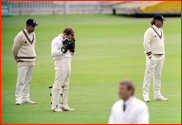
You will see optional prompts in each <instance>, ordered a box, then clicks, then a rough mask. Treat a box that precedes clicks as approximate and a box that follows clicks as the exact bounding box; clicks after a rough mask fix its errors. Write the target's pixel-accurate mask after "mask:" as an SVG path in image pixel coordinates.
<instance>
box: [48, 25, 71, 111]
mask: <svg viewBox="0 0 182 125" xmlns="http://www.w3.org/2000/svg"><path fill="white" fill-rule="evenodd" d="M51 53H52V56H53V60H54V67H55V81H54V84H53V87H52V105H51V109H52V111H54V112H62V111H74V109H72V108H70V107H69V106H68V90H69V79H70V74H71V56H72V55H74V54H75V39H74V30H73V29H72V28H66V29H65V30H64V31H63V34H59V35H58V36H57V37H55V38H54V39H53V40H52V43H51ZM60 93H62V94H63V95H62V100H61V102H62V103H61V104H60V105H59V97H60Z"/></svg>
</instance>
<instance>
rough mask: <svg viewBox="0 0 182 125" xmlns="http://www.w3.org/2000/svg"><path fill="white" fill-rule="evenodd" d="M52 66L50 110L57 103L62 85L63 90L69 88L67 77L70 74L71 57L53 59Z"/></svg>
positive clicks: (68, 77)
mask: <svg viewBox="0 0 182 125" xmlns="http://www.w3.org/2000/svg"><path fill="white" fill-rule="evenodd" d="M54 67H55V80H54V84H53V88H52V106H51V109H52V110H53V109H55V108H56V107H57V106H58V105H59V97H60V92H61V89H62V87H64V91H65V90H66V91H67V90H68V89H69V79H70V75H71V58H62V59H57V60H55V61H54ZM63 96H64V95H63Z"/></svg>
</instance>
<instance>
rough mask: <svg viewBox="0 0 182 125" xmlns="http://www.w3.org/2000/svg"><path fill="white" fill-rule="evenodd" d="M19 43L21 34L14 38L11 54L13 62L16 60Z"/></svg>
mask: <svg viewBox="0 0 182 125" xmlns="http://www.w3.org/2000/svg"><path fill="white" fill-rule="evenodd" d="M21 43H22V37H21V34H20V33H19V34H17V35H16V37H15V38H14V44H13V47H12V52H13V56H14V58H15V60H16V58H17V54H18V50H19V49H20V46H21Z"/></svg>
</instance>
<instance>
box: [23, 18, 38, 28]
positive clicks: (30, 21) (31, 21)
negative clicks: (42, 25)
mask: <svg viewBox="0 0 182 125" xmlns="http://www.w3.org/2000/svg"><path fill="white" fill-rule="evenodd" d="M26 24H27V25H32V26H37V25H38V24H36V21H35V20H34V19H28V20H27V22H26Z"/></svg>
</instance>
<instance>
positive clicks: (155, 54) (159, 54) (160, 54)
mask: <svg viewBox="0 0 182 125" xmlns="http://www.w3.org/2000/svg"><path fill="white" fill-rule="evenodd" d="M154 55H164V54H154Z"/></svg>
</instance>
